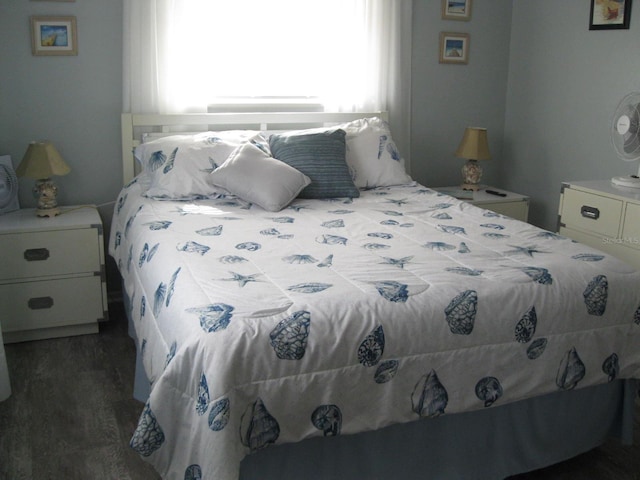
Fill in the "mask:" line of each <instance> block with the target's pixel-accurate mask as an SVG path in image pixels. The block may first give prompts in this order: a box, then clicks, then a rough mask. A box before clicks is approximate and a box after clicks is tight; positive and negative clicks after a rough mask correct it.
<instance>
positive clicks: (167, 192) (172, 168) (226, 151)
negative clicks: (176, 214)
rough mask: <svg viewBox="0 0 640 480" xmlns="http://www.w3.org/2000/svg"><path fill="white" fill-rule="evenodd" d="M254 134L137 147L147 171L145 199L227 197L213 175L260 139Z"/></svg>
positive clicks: (206, 135)
mask: <svg viewBox="0 0 640 480" xmlns="http://www.w3.org/2000/svg"><path fill="white" fill-rule="evenodd" d="M256 133H257V132H256V131H253V130H229V131H222V132H202V133H197V134H194V135H172V136H169V137H163V138H158V139H156V140H152V141H150V142H148V143H143V144H141V145H139V146H138V147H136V149H135V152H134V153H135V156H136V158H137V159H138V160H139V161H140V163H141V164H142V167H143V171H142V173H141V175H140V176H141V182H140V184H141V185H143V188H144V187H145V186H148V188H147V189H146V191H145V192H144V195H145V196H147V197H151V198H157V199H171V200H190V199H194V198H203V197H211V196H219V195H221V194H226V193H227V192H225V191H224V190H221V189H219V188H216V187H215V186H214V185H213V183H212V182H211V177H210V175H209V174H210V173H211V172H212V171H213V170H214V169H215V168H217V167H218V166H220V165H222V164H223V163H224V162H225V160H226V159H227V158H228V157H229V155H230V154H231V152H233V151H234V150H235V149H236V148H237V147H238V146H240V145H242V144H243V143H245V142H246V141H247V140H248V139H249V138H252V137H254V136H255V135H256Z"/></svg>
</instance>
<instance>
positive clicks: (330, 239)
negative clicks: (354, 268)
mask: <svg viewBox="0 0 640 480" xmlns="http://www.w3.org/2000/svg"><path fill="white" fill-rule="evenodd" d="M316 242H318V243H326V244H327V245H346V244H347V239H346V238H344V237H339V236H337V235H320V236H319V237H316Z"/></svg>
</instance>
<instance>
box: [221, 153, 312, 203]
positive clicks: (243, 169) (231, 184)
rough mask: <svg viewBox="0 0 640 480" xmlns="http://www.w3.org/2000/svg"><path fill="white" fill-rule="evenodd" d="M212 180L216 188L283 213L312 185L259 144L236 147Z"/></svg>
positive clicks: (308, 180) (298, 172)
mask: <svg viewBox="0 0 640 480" xmlns="http://www.w3.org/2000/svg"><path fill="white" fill-rule="evenodd" d="M210 177H211V181H212V182H213V184H214V185H217V186H219V187H222V188H224V189H225V190H228V191H229V193H232V194H234V195H237V196H238V197H240V198H242V199H243V200H246V201H248V202H251V203H255V204H256V205H259V206H261V207H262V208H264V209H265V210H268V211H270V212H277V211H280V210H282V209H283V208H284V207H286V206H287V205H289V204H290V203H291V201H292V200H293V199H294V198H296V197H297V196H298V194H299V193H300V191H301V190H302V189H303V188H304V187H306V186H307V185H309V184H310V183H311V180H310V179H309V177H307V176H306V175H304V174H303V173H301V172H300V171H298V170H296V169H295V168H293V167H291V166H289V165H287V164H286V163H284V162H281V161H280V160H277V159H275V158H273V157H272V156H271V155H269V154H268V153H266V151H265V150H264V147H263V145H262V144H261V142H260V141H249V142H246V143H245V144H244V145H242V146H240V147H238V148H236V149H235V150H234V151H233V153H232V154H231V155H230V156H229V158H228V159H227V161H226V162H224V163H223V164H222V165H221V166H220V167H218V168H217V169H216V170H215V171H214V172H213V173H211V175H210Z"/></svg>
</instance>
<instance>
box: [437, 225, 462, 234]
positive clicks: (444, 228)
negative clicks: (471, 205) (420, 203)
mask: <svg viewBox="0 0 640 480" xmlns="http://www.w3.org/2000/svg"><path fill="white" fill-rule="evenodd" d="M437 229H438V230H440V231H441V232H444V233H451V234H452V235H458V234H461V235H466V234H467V232H466V230H465V229H464V228H463V227H455V226H453V225H438V226H437Z"/></svg>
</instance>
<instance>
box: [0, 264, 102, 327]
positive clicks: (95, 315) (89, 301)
mask: <svg viewBox="0 0 640 480" xmlns="http://www.w3.org/2000/svg"><path fill="white" fill-rule="evenodd" d="M0 311H1V312H2V317H1V319H2V331H3V333H7V334H9V333H11V332H15V331H21V330H33V329H46V328H53V327H60V326H68V325H78V324H89V323H91V324H95V330H96V331H97V330H98V323H97V321H98V319H100V318H102V317H103V316H104V311H103V309H102V282H101V280H100V277H99V276H86V277H76V278H66V279H62V280H43V281H36V282H22V283H13V284H9V285H0Z"/></svg>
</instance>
